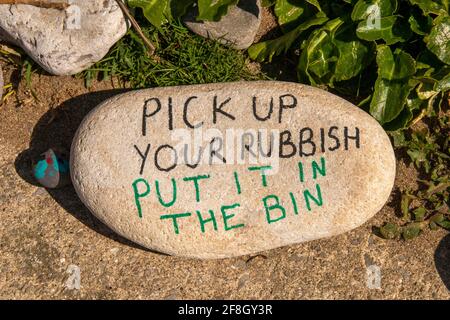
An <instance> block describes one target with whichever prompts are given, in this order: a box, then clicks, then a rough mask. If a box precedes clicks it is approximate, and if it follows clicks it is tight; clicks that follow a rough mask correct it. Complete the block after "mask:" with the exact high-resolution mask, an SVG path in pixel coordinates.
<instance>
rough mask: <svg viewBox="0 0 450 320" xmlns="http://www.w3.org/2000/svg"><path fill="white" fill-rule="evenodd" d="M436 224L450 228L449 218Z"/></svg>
mask: <svg viewBox="0 0 450 320" xmlns="http://www.w3.org/2000/svg"><path fill="white" fill-rule="evenodd" d="M437 224H438V225H439V226H441V227H442V228H444V229H447V230H450V220H444V221H441V222H437Z"/></svg>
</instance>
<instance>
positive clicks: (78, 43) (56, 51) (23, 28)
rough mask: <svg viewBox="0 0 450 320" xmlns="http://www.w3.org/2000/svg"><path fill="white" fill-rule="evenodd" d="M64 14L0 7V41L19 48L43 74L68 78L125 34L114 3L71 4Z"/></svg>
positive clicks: (79, 1)
mask: <svg viewBox="0 0 450 320" xmlns="http://www.w3.org/2000/svg"><path fill="white" fill-rule="evenodd" d="M70 3H71V6H70V7H69V8H67V9H66V10H56V9H45V8H38V7H35V6H30V5H0V17H1V18H0V38H3V39H4V40H6V41H10V42H12V43H13V44H15V45H17V46H20V47H21V48H22V49H23V50H25V52H26V53H27V54H28V55H29V56H30V57H31V58H32V59H33V60H34V61H36V62H37V63H38V64H40V65H41V66H42V67H43V68H44V69H45V70H46V71H48V72H49V73H51V74H55V75H69V74H75V73H78V72H80V71H83V70H85V69H87V68H88V67H90V66H91V65H92V64H94V63H96V62H98V61H99V60H101V59H102V58H103V57H104V56H105V55H106V54H107V53H108V50H109V49H110V48H111V47H112V46H113V45H114V44H115V43H116V42H117V41H118V40H119V39H120V38H121V37H122V36H123V35H124V34H125V33H126V31H127V23H126V21H125V18H124V16H123V13H122V11H121V9H120V8H119V6H118V5H117V3H116V2H115V0H91V1H86V0H71V2H70Z"/></svg>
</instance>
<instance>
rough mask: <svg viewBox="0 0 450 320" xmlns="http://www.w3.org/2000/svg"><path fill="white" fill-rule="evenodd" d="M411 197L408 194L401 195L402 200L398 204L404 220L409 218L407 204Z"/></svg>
mask: <svg viewBox="0 0 450 320" xmlns="http://www.w3.org/2000/svg"><path fill="white" fill-rule="evenodd" d="M411 200H412V197H411V195H409V194H408V193H406V194H402V200H401V203H400V206H401V210H402V215H403V218H404V219H407V218H408V217H409V204H410V203H411Z"/></svg>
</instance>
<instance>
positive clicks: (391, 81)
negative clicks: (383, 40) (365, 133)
mask: <svg viewBox="0 0 450 320" xmlns="http://www.w3.org/2000/svg"><path fill="white" fill-rule="evenodd" d="M377 64H378V78H377V81H376V82H375V90H374V93H373V98H372V101H371V103H370V114H371V115H372V116H373V117H374V118H375V119H377V120H378V121H379V122H380V123H381V124H385V123H388V122H390V121H392V120H394V119H395V118H396V117H397V116H398V115H399V114H400V113H401V111H402V110H403V108H404V107H405V104H406V100H407V97H408V95H409V93H410V91H411V90H412V86H410V85H409V83H408V77H409V76H411V75H413V74H414V73H415V62H414V59H413V58H412V57H411V56H410V55H409V54H407V53H406V52H404V51H402V50H400V49H397V50H396V51H395V52H394V54H392V51H391V49H390V48H389V47H388V46H386V45H380V46H378V49H377Z"/></svg>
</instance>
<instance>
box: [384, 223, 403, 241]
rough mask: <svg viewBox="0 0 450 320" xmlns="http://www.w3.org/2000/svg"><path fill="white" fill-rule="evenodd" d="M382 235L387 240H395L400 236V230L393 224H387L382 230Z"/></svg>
mask: <svg viewBox="0 0 450 320" xmlns="http://www.w3.org/2000/svg"><path fill="white" fill-rule="evenodd" d="M380 233H381V235H382V236H383V238H385V239H394V238H397V237H398V236H399V235H400V229H399V228H398V226H397V225H395V224H393V223H389V222H388V223H386V224H385V225H384V226H382V227H381V228H380Z"/></svg>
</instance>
